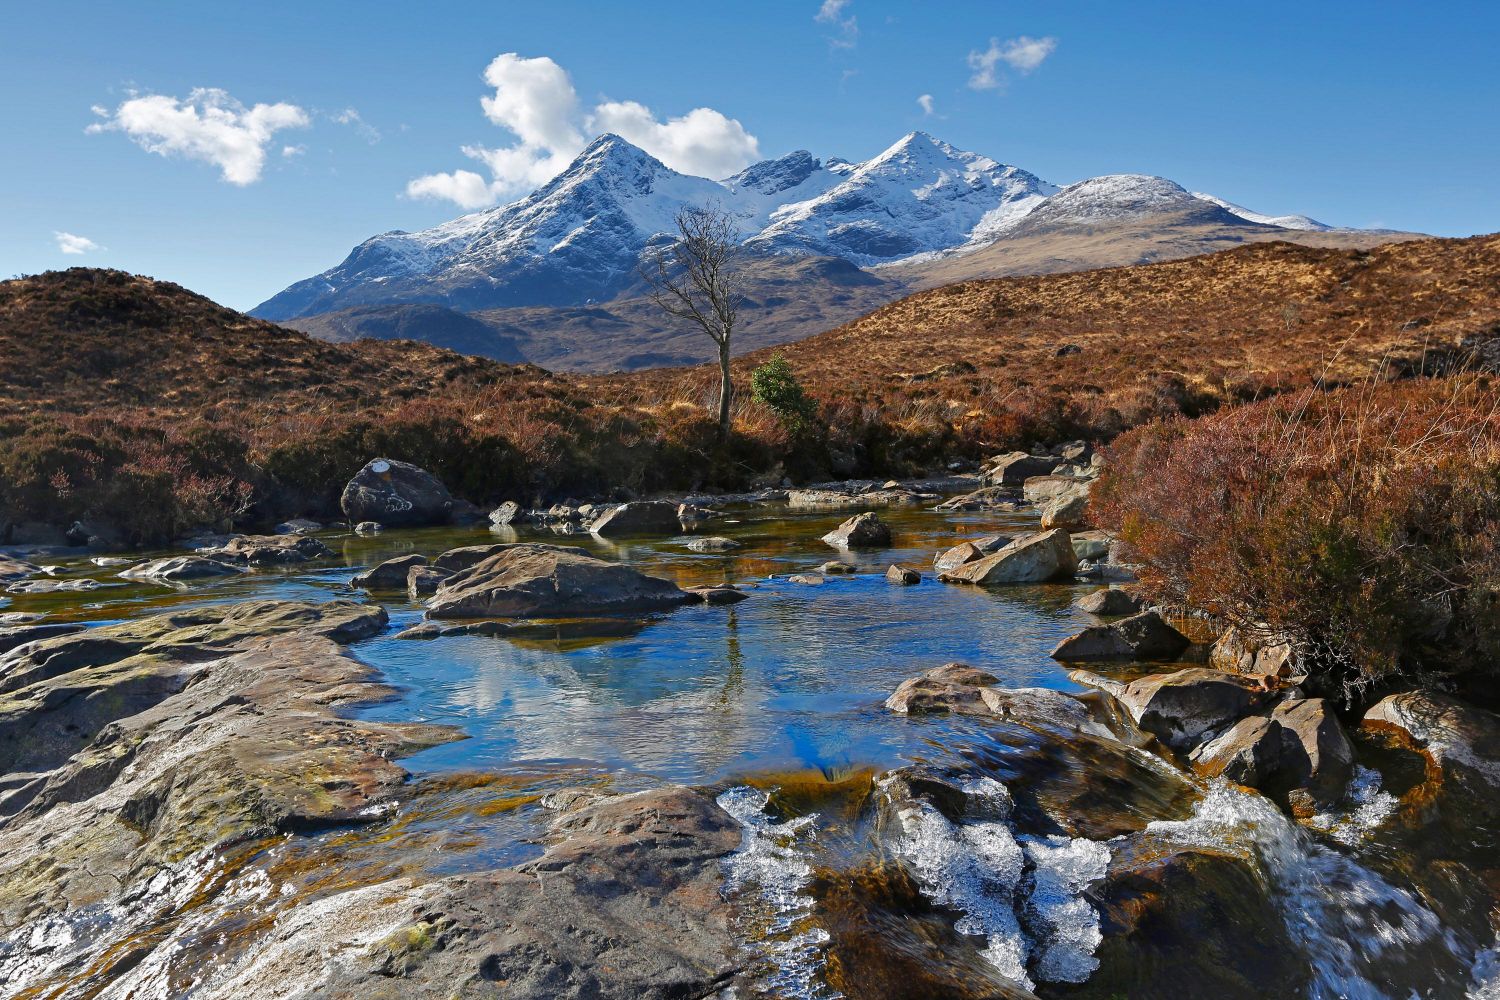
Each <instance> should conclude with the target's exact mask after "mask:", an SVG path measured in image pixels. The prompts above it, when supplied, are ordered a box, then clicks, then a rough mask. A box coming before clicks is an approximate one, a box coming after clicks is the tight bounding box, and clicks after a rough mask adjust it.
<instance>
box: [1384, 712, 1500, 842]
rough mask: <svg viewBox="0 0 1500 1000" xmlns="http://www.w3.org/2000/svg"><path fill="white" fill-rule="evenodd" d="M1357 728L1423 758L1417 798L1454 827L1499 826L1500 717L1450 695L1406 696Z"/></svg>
mask: <svg viewBox="0 0 1500 1000" xmlns="http://www.w3.org/2000/svg"><path fill="white" fill-rule="evenodd" d="M1362 728H1364V729H1366V730H1370V731H1374V732H1379V733H1385V734H1388V735H1391V736H1394V737H1395V738H1396V739H1397V740H1398V741H1399V742H1400V743H1402V744H1404V745H1405V746H1407V747H1409V748H1410V749H1412V750H1415V751H1417V752H1418V753H1420V754H1422V756H1423V757H1424V758H1426V761H1427V769H1428V772H1429V773H1428V777H1427V781H1426V782H1425V783H1424V784H1425V787H1424V788H1423V789H1422V790H1421V792H1420V795H1421V798H1422V799H1424V800H1425V801H1429V802H1436V804H1437V806H1438V809H1439V810H1440V812H1441V813H1442V814H1443V815H1444V816H1446V817H1447V820H1448V822H1449V823H1450V824H1451V825H1453V826H1454V827H1455V828H1457V829H1461V830H1465V831H1466V832H1467V831H1469V830H1472V829H1473V828H1474V826H1475V825H1484V826H1487V827H1488V828H1489V829H1491V830H1493V829H1495V827H1496V826H1497V825H1500V716H1497V715H1496V714H1495V713H1493V712H1487V711H1485V710H1484V709H1482V708H1478V707H1477V706H1474V705H1470V704H1467V703H1465V702H1463V701H1460V700H1459V699H1457V698H1454V697H1451V696H1449V695H1444V694H1438V693H1435V692H1433V693H1427V692H1422V691H1405V692H1402V693H1400V694H1392V695H1387V696H1386V697H1384V698H1382V699H1381V700H1380V701H1379V702H1377V703H1376V704H1375V705H1374V706H1373V707H1371V708H1370V710H1369V711H1368V712H1366V713H1365V716H1364V721H1363V723H1362Z"/></svg>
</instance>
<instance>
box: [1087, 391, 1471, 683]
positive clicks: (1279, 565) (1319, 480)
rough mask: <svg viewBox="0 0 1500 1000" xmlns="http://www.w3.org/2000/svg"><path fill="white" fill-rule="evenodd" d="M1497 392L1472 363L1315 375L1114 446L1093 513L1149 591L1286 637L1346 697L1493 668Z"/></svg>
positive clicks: (1319, 677)
mask: <svg viewBox="0 0 1500 1000" xmlns="http://www.w3.org/2000/svg"><path fill="white" fill-rule="evenodd" d="M1497 411H1500V396H1497V393H1496V390H1495V389H1494V388H1493V387H1492V386H1490V385H1489V384H1488V383H1487V382H1486V381H1483V380H1479V379H1474V378H1456V379H1446V380H1439V379H1430V380H1429V379H1419V380H1411V381H1406V382H1400V383H1387V384H1374V383H1372V384H1369V385H1365V386H1361V387H1356V388H1349V389H1343V390H1338V391H1334V392H1328V393H1317V392H1314V391H1311V390H1309V391H1305V392H1301V393H1297V394H1294V395H1288V396H1282V397H1278V398H1275V399H1272V400H1269V401H1265V402H1261V403H1255V404H1250V405H1247V406H1242V407H1238V408H1234V409H1230V410H1226V411H1223V412H1220V413H1217V414H1214V415H1211V416H1208V417H1204V418H1202V419H1199V420H1196V421H1187V420H1183V419H1175V420H1170V421H1166V422H1161V423H1155V424H1151V425H1149V426H1146V427H1143V428H1140V429H1137V430H1135V431H1132V432H1130V433H1127V434H1125V435H1123V436H1122V437H1121V438H1120V439H1119V440H1117V441H1116V442H1115V444H1114V446H1113V447H1112V448H1111V449H1110V467H1109V473H1108V475H1107V477H1106V478H1105V480H1104V481H1103V482H1102V483H1101V485H1100V487H1099V489H1098V490H1097V491H1096V503H1095V505H1094V512H1095V517H1096V518H1097V519H1099V520H1100V521H1101V522H1102V523H1103V524H1104V525H1106V526H1108V527H1111V528H1114V529H1116V530H1118V531H1119V532H1120V533H1121V535H1122V536H1123V538H1124V540H1125V541H1126V543H1127V544H1129V545H1130V546H1131V547H1132V548H1133V549H1134V551H1135V553H1136V554H1137V555H1138V557H1139V558H1140V559H1141V560H1142V562H1143V564H1144V568H1143V570H1142V574H1141V575H1142V581H1143V583H1144V584H1145V586H1146V587H1147V589H1148V590H1149V591H1150V594H1151V596H1152V597H1154V598H1156V599H1158V600H1164V601H1168V602H1172V603H1177V604H1182V605H1188V606H1192V607H1196V608H1200V609H1203V610H1206V611H1208V612H1211V613H1212V614H1214V615H1217V616H1219V617H1221V618H1222V619H1224V620H1225V621H1227V622H1228V623H1231V624H1234V625H1236V626H1240V627H1243V628H1248V629H1251V630H1256V629H1263V628H1268V629H1270V630H1272V631H1274V632H1279V633H1283V634H1285V635H1288V636H1290V637H1291V638H1292V639H1294V640H1295V641H1296V642H1298V643H1299V644H1301V646H1302V647H1303V648H1304V649H1305V650H1306V651H1307V654H1308V658H1309V663H1310V664H1311V666H1312V669H1313V671H1314V676H1313V678H1312V682H1313V683H1314V685H1315V686H1317V687H1319V688H1321V689H1323V690H1324V691H1327V692H1330V693H1338V694H1340V695H1342V696H1344V697H1346V698H1352V697H1354V696H1355V695H1357V694H1359V693H1361V692H1363V691H1365V690H1366V689H1367V688H1370V687H1372V686H1375V685H1378V684H1380V683H1382V682H1384V681H1386V680H1388V679H1390V678H1393V677H1396V676H1398V675H1403V674H1406V675H1422V674H1425V675H1444V676H1448V677H1453V678H1459V677H1462V678H1464V679H1465V680H1466V681H1473V680H1476V679H1478V678H1479V677H1480V676H1484V677H1486V678H1488V677H1493V676H1494V674H1495V673H1496V668H1495V666H1494V664H1495V663H1496V662H1497V661H1496V654H1497V653H1500V616H1497V614H1496V609H1495V607H1494V601H1495V600H1496V595H1500V561H1497V556H1500V416H1497Z"/></svg>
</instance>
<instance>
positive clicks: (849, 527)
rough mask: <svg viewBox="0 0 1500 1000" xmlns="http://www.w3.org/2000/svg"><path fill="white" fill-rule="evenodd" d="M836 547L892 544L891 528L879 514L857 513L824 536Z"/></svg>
mask: <svg viewBox="0 0 1500 1000" xmlns="http://www.w3.org/2000/svg"><path fill="white" fill-rule="evenodd" d="M823 541H825V542H827V543H828V544H829V545H832V546H833V547H834V548H836V549H879V548H884V547H886V546H888V545H890V544H891V529H890V528H889V527H887V526H886V523H885V522H884V521H882V520H881V519H880V516H879V515H878V514H875V513H873V512H872V511H865V512H864V513H863V514H855V515H854V516H853V517H851V518H849V520H847V521H845V522H844V523H843V524H841V525H839V526H838V527H837V528H834V529H833V530H832V531H830V532H829V533H828V534H826V535H824V536H823Z"/></svg>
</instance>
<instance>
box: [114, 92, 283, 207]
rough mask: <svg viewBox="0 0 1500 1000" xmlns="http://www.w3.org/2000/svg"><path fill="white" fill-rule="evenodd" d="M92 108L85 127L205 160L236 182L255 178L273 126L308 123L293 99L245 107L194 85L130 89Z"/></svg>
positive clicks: (160, 151)
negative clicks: (113, 104) (176, 92)
mask: <svg viewBox="0 0 1500 1000" xmlns="http://www.w3.org/2000/svg"><path fill="white" fill-rule="evenodd" d="M93 110H94V114H96V115H98V116H99V117H100V118H101V119H103V120H102V121H98V122H95V123H94V124H92V125H90V126H89V127H88V129H87V130H86V131H88V132H91V133H98V132H123V133H124V134H125V135H126V136H128V137H129V138H130V139H131V141H133V142H134V143H135V144H136V145H138V146H140V147H141V148H142V149H144V150H146V151H147V152H148V153H156V154H158V155H160V156H183V157H186V158H188V159H191V160H201V161H203V162H205V163H211V164H213V165H214V166H216V167H218V168H219V171H220V173H221V175H222V176H223V178H224V180H226V181H228V182H229V183H230V184H236V185H239V186H241V187H243V186H245V185H247V184H253V183H255V182H256V181H257V180H259V179H260V175H261V171H262V170H263V169H264V167H265V163H266V148H267V147H268V146H269V145H270V144H271V141H272V139H273V137H274V136H275V135H276V133H277V132H280V131H281V130H283V129H290V128H306V127H307V126H308V125H309V124H310V123H311V119H310V118H309V116H308V114H307V112H306V111H304V110H303V109H302V108H300V107H298V106H297V105H295V104H287V103H284V102H278V103H276V104H256V105H254V106H253V107H248V108H247V107H245V105H243V104H241V103H240V102H239V101H237V100H235V99H234V98H233V97H230V96H229V94H228V93H227V92H225V91H223V90H219V89H218V88H214V87H199V88H197V89H195V90H193V91H191V92H190V93H189V94H188V96H187V97H185V98H181V99H179V98H176V97H169V96H167V95H165V94H148V95H145V96H135V95H132V96H131V97H130V99H129V100H126V101H124V102H123V103H121V104H120V106H119V107H117V108H115V110H114V111H110V110H108V109H107V108H102V107H97V106H96V107H95V108H94V109H93Z"/></svg>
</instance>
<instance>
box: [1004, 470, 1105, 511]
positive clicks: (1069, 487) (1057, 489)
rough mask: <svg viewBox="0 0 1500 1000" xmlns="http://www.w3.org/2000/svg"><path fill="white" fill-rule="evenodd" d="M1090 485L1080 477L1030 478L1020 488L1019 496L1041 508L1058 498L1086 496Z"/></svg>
mask: <svg viewBox="0 0 1500 1000" xmlns="http://www.w3.org/2000/svg"><path fill="white" fill-rule="evenodd" d="M1092 484H1093V480H1091V479H1085V478H1083V477H1082V476H1055V475H1047V476H1032V477H1031V478H1030V479H1027V480H1026V483H1025V485H1024V486H1023V487H1022V488H1021V495H1022V496H1023V497H1025V498H1026V499H1027V500H1028V501H1030V502H1031V503H1034V504H1036V505H1038V506H1041V505H1042V504H1044V503H1045V502H1047V501H1048V500H1054V499H1056V498H1058V497H1067V496H1076V495H1077V494H1079V493H1083V494H1085V495H1087V491H1088V489H1089V487H1090V486H1091V485H1092Z"/></svg>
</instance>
